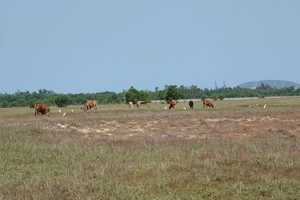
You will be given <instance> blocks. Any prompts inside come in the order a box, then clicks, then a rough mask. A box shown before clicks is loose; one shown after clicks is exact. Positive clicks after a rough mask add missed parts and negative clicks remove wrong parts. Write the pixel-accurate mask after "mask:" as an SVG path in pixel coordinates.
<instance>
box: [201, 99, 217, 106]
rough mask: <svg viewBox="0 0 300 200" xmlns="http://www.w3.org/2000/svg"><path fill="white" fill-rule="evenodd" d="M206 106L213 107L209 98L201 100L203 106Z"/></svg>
mask: <svg viewBox="0 0 300 200" xmlns="http://www.w3.org/2000/svg"><path fill="white" fill-rule="evenodd" d="M206 106H209V107H210V108H213V107H214V104H213V103H212V102H211V101H210V100H208V99H205V100H203V108H206Z"/></svg>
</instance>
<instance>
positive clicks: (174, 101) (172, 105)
mask: <svg viewBox="0 0 300 200" xmlns="http://www.w3.org/2000/svg"><path fill="white" fill-rule="evenodd" d="M175 107H176V100H175V99H173V100H171V101H170V105H169V110H170V109H171V108H172V109H174V108H175Z"/></svg>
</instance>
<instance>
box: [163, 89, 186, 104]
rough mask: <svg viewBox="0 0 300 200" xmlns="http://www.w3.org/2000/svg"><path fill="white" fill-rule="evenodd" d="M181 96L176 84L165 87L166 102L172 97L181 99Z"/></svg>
mask: <svg viewBox="0 0 300 200" xmlns="http://www.w3.org/2000/svg"><path fill="white" fill-rule="evenodd" d="M181 98H183V94H182V91H181V90H180V89H179V88H177V86H176V85H169V86H168V88H167V93H166V96H165V99H166V101H167V102H169V101H171V100H172V99H176V100H177V99H181Z"/></svg>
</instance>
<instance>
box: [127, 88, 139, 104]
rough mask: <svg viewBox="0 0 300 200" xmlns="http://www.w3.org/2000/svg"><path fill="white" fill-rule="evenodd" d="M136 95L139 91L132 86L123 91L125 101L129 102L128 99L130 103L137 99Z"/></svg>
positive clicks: (137, 95)
mask: <svg viewBox="0 0 300 200" xmlns="http://www.w3.org/2000/svg"><path fill="white" fill-rule="evenodd" d="M138 97H139V91H138V90H137V89H135V88H134V87H133V86H131V87H130V88H129V90H128V91H127V92H125V99H126V103H129V102H130V101H132V103H135V102H136V101H138Z"/></svg>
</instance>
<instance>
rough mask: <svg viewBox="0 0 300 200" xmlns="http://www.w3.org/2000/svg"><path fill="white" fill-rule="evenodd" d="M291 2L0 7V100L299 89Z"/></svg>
mask: <svg viewBox="0 0 300 200" xmlns="http://www.w3.org/2000/svg"><path fill="white" fill-rule="evenodd" d="M299 10H300V1H299V0H289V1H282V0H263V1H261V0H251V1H241V0H226V1H223V0H218V1H216V0H211V1H203V0H190V1H179V0H165V1H160V0H152V1H141V0H127V1H101V0H89V1H79V0H64V1H61V0H51V1H39V0H26V1H23V0H9V1H1V2H0V26H1V31H0V69H1V79H0V93H15V92H16V91H17V90H20V91H30V92H33V91H38V90H39V89H47V90H53V91H54V92H56V93H95V92H104V91H113V92H117V93H119V92H122V91H123V90H126V89H129V88H130V86H133V87H135V88H136V89H138V90H151V91H154V89H155V87H158V88H159V89H163V88H164V86H165V85H177V86H180V85H184V86H191V85H196V86H198V87H199V88H214V87H215V82H216V83H217V85H218V86H219V87H221V86H223V83H224V82H225V84H226V86H228V87H235V86H237V85H238V84H241V83H244V82H247V81H253V80H269V79H274V80H287V81H293V82H298V83H300V75H299V74H300V26H299V21H300V12H299Z"/></svg>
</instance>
